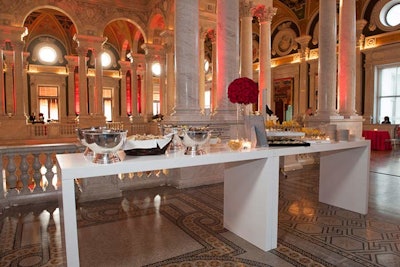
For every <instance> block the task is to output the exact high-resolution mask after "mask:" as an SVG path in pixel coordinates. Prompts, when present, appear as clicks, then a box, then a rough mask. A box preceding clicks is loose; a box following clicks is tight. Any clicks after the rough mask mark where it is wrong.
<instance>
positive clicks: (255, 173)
mask: <svg viewBox="0 0 400 267" xmlns="http://www.w3.org/2000/svg"><path fill="white" fill-rule="evenodd" d="M170 130H171V131H170V132H169V133H165V135H162V136H153V137H152V138H148V139H146V137H145V136H126V131H121V130H110V129H104V128H100V127H97V128H89V129H80V130H78V137H79V139H80V141H81V142H82V144H84V145H85V146H86V147H87V149H86V151H84V152H83V153H74V154H59V155H56V158H57V165H58V175H59V176H60V178H61V182H62V194H61V196H60V207H61V211H62V220H63V226H64V228H63V229H64V237H65V247H66V256H67V264H68V266H79V242H78V229H77V220H76V219H77V217H76V196H75V180H76V179H78V178H79V179H90V178H92V177H96V176H104V175H116V174H123V173H129V172H146V171H153V170H159V169H175V168H187V167H195V166H204V167H209V166H212V165H215V164H222V166H223V169H224V171H223V175H224V210H223V213H224V215H223V223H224V227H225V228H226V229H228V230H229V231H231V232H232V233H234V234H236V235H238V236H239V237H241V238H243V239H245V240H247V241H248V242H250V243H252V244H253V245H255V246H257V247H259V248H260V249H262V250H264V251H268V250H271V249H274V248H276V247H277V233H278V195H279V176H280V175H279V171H280V158H281V157H285V156H292V155H297V154H307V153H319V154H320V187H319V201H321V202H323V203H326V204H329V205H333V206H337V207H340V208H343V209H346V210H350V211H353V212H357V213H361V214H366V213H367V211H368V192H369V160H370V154H369V153H370V149H369V148H370V141H369V140H360V141H351V142H329V143H325V142H323V143H322V142H321V143H310V144H309V145H306V146H304V145H299V146H273V145H271V146H270V145H266V146H257V145H256V144H257V142H253V141H243V142H242V141H240V142H239V143H240V146H237V144H236V146H232V145H229V144H228V143H229V142H228V143H226V142H221V141H220V140H219V141H217V142H214V141H215V140H214V141H212V139H213V138H212V133H211V132H210V131H208V130H207V129H206V128H190V127H189V128H185V129H182V128H175V129H170ZM230 141H234V142H231V143H235V142H236V140H230ZM355 188H357V194H355V193H354V189H355ZM249 218H252V219H249Z"/></svg>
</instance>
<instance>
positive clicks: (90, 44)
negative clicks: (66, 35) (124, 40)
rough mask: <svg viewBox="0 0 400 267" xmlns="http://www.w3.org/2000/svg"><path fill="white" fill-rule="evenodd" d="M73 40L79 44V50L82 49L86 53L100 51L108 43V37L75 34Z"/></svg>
mask: <svg viewBox="0 0 400 267" xmlns="http://www.w3.org/2000/svg"><path fill="white" fill-rule="evenodd" d="M73 40H74V41H75V42H76V43H77V44H78V48H82V49H84V50H86V51H88V50H94V51H100V50H101V49H102V47H103V45H104V44H105V42H107V37H103V36H94V35H81V34H75V35H74V37H73ZM78 53H79V51H78Z"/></svg>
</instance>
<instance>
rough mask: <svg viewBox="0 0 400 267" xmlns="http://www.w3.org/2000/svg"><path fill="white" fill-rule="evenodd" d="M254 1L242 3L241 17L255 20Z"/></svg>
mask: <svg viewBox="0 0 400 267" xmlns="http://www.w3.org/2000/svg"><path fill="white" fill-rule="evenodd" d="M252 9H253V1H243V2H241V3H240V17H242V18H243V17H251V18H253V12H252Z"/></svg>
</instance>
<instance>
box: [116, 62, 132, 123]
mask: <svg viewBox="0 0 400 267" xmlns="http://www.w3.org/2000/svg"><path fill="white" fill-rule="evenodd" d="M118 63H119V65H120V66H121V69H120V71H121V90H120V92H121V102H120V109H121V114H120V116H121V119H122V120H124V119H125V120H126V119H127V118H128V110H127V80H126V77H127V73H128V71H130V69H131V62H129V61H122V60H120V61H118ZM131 90H132V89H131ZM131 93H132V91H131Z"/></svg>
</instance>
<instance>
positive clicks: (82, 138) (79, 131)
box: [76, 126, 106, 157]
mask: <svg viewBox="0 0 400 267" xmlns="http://www.w3.org/2000/svg"><path fill="white" fill-rule="evenodd" d="M102 129H104V130H105V129H106V127H100V126H98V127H90V128H77V129H76V135H77V136H78V140H79V142H80V143H81V144H82V145H84V146H85V147H86V148H85V151H84V152H83V155H84V156H86V157H93V156H94V153H93V151H92V150H91V149H90V148H89V146H88V144H87V143H86V141H85V136H84V135H83V133H84V132H85V131H97V130H102Z"/></svg>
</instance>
